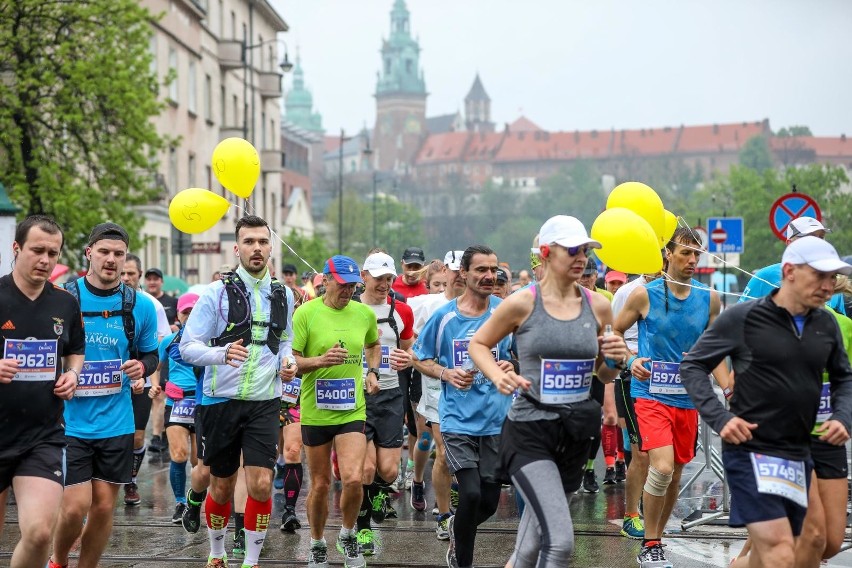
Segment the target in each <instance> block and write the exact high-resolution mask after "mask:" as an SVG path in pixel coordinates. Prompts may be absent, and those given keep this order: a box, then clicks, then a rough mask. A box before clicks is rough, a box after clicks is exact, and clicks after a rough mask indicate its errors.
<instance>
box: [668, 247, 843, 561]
mask: <svg viewBox="0 0 852 568" xmlns="http://www.w3.org/2000/svg"><path fill="white" fill-rule="evenodd" d="M781 266H782V268H781V270H782V279H781V288H780V289H779V290H777V291H775V292H773V293H772V294H771V295H769V296H768V297H764V298H762V299H760V300H757V301H754V302H747V303H744V304H737V305H736V306H733V307H731V308H729V309H728V310H726V311H725V313H724V314H722V315H721V316H720V317H719V319H718V321H717V322H716V323H715V324H714V325H713V326H712V327H711V328H710V330H709V331H708V332H707V333H705V334H704V336H703V337H701V339H699V340H698V342H697V343H696V344H695V346H694V347H693V349H692V350H690V352H689V354H688V355H687V356H686V358H685V359H684V361H683V364H682V365H681V377H682V380H683V384H684V385H685V386H686V389H687V390H688V392H689V395H690V397H691V398H692V400H693V401H694V402H695V405H696V407H697V408H698V410H699V411H700V412H701V416H702V417H703V418H704V420H705V421H706V422H707V424H709V425H710V426H711V427H712V428H713V429H714V430H715V431H716V432H718V433H719V435H720V436H721V438H722V440H723V446H722V460H723V463H724V466H725V473H726V475H727V479H728V484H729V487H730V491H731V512H730V521H729V522H730V524H731V525H732V526H743V525H745V526H746V528H747V529H748V534H749V537H750V539H751V541H752V550H751V553H750V554H749V556H748V557H745V558H738V559H736V560H735V561H734V563H733V564H732V566H735V567H744V566H767V567H769V566H771V567H773V568H785V567H792V566H809V565H818V564H819V561H818V559H817V560H816V564H810V563H808V564H805V563H801V558H800V557H799V556H798V554H797V551H796V550H795V549H796V537H798V536H799V535H800V534H801V531H802V523H803V520H804V518H805V513H806V512H807V507H808V485H809V484H810V482H811V479H812V471H811V470H812V467H813V464H812V462H811V459H810V457H811V449H810V445H811V432H812V430H813V427H814V424H815V417H816V416H817V415H818V413H820V409H821V408H822V407H824V403H822V402H821V399H822V398H823V397H825V396H826V395H825V392H826V390H825V389H824V387H823V379H822V374H823V370H826V371H827V372H828V376H829V384H830V398H829V399H828V400H826V402H829V401H830V410H829V412H828V413H825V414H829V415H828V416H826V417H825V418H827V419H824V422H823V423H822V425H821V426H820V427H819V428H817V430H816V433H817V435H819V439H820V440H821V441H822V442H825V443H828V444H831V445H834V446H842V445H843V444H845V443H846V441H847V440H849V431H850V423H852V368H850V366H849V358H848V356H847V354H846V351H845V350H844V348H843V340H842V337H841V335H840V331H839V328H838V325H837V322H836V320H835V318H833V317H831V315H830V314H829V313H827V312H826V311H825V310H824V309H822V307H823V305H824V304H825V303H826V302H827V301H828V300H829V298H830V297H831V294H832V292H833V286H834V280H835V276H836V275H837V274H838V273H843V274H849V273H850V272H852V266H850V265H848V264H846V263H845V262H843V261H841V260H840V258H839V257H838V256H837V251H835V250H834V247H832V246H831V245H830V244H828V243H827V242H825V241H823V240H821V239H819V238H817V237H809V236H806V237H802V238H800V239H797V240H795V242H792V243H790V245H789V246H788V247H787V249H786V250H785V251H784V255H783V257H782V259H781ZM725 357H730V358H731V360H732V362H733V369H734V371H735V373H736V387H735V389H734V393H733V396H732V397H731V400H730V411H729V410H726V409H725V408H724V407H723V406H722V404H721V403H720V402H719V401H718V399H716V397H715V394H714V393H713V391H712V389H711V388H710V385H709V384H708V383H707V380H706V376H707V372H708V371H709V370H710V369H712V368H714V367H716V366H717V365H718V364H719V363H720V362H722V361H723V360H724V359H725ZM845 505H846V502H845V500H844V501H843V507H844V508H845ZM817 558H818V557H817Z"/></svg>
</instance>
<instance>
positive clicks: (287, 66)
mask: <svg viewBox="0 0 852 568" xmlns="http://www.w3.org/2000/svg"><path fill="white" fill-rule="evenodd" d="M242 43H243V45H242V61H243V139H244V140H247V141H249V142H251V144H252V146H254V144H255V141H254V132H255V127H254V81H253V80H252V81H251V84H252V87H251V140H249V134H248V132H249V127H248V115H249V98H248V86H249V82H250V81H249V80H248V76H249V73H250V72H251V71H252V69H253V66H252V65H249V60H248V55H249V52H250V51H251V50H253V49H257V48H258V47H263V46H264V45H269V44H271V43H282V44H284V59H283V60H282V61H281V63H279V64H278V67H279V69H281V72H282V73H287V72H289V71H290V70H291V69H293V64H292V63H290V57H289V54H288V51H289V48H288V47H287V42H285V41H284V40H283V39H279V38H273V39H270V40H267V41H262V42H260V43H255V44H252V45H248V44H247V43H246V40H245V39H244V40H243V42H242ZM252 59H253V58H252ZM252 79H253V77H252ZM247 210H248V198H246V199H244V200H243V216H245V215H246V214H247V213H246V212H247Z"/></svg>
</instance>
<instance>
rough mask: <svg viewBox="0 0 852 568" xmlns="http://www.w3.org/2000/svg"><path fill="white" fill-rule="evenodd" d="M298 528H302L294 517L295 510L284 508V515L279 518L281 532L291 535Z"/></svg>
mask: <svg viewBox="0 0 852 568" xmlns="http://www.w3.org/2000/svg"><path fill="white" fill-rule="evenodd" d="M300 528H302V523H300V522H299V517H297V516H296V510H295V509H294V508H293V507H284V514H283V515H282V516H281V530H282V531H284V532H291V533H292V532H296V529H300Z"/></svg>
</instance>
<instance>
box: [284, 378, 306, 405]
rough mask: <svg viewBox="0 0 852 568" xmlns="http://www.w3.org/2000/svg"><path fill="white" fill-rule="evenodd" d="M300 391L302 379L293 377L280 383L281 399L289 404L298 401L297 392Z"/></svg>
mask: <svg viewBox="0 0 852 568" xmlns="http://www.w3.org/2000/svg"><path fill="white" fill-rule="evenodd" d="M301 392H302V379H300V378H299V377H293V380H292V381H290V382H289V383H281V400H283V401H284V402H289V403H290V404H297V403H298V402H299V393H301Z"/></svg>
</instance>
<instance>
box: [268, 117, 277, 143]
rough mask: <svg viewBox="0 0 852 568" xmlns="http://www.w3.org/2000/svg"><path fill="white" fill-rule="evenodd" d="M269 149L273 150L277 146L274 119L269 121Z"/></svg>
mask: <svg viewBox="0 0 852 568" xmlns="http://www.w3.org/2000/svg"><path fill="white" fill-rule="evenodd" d="M269 133H270V136H269V148H270V149H271V150H274V149H275V147H276V146H277V144H275V119H270V121H269Z"/></svg>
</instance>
